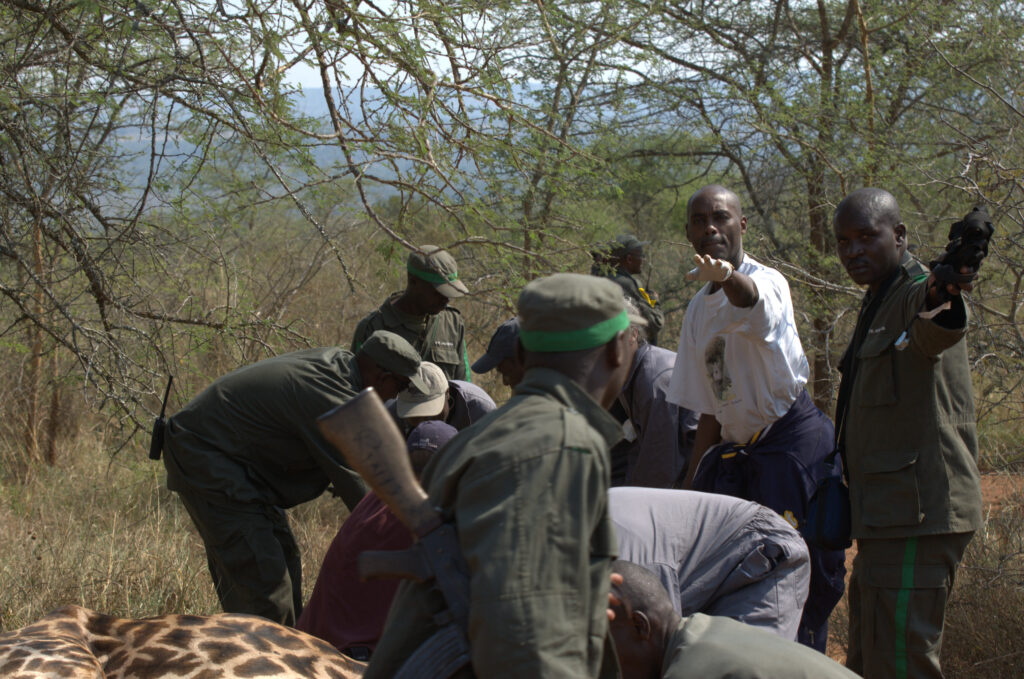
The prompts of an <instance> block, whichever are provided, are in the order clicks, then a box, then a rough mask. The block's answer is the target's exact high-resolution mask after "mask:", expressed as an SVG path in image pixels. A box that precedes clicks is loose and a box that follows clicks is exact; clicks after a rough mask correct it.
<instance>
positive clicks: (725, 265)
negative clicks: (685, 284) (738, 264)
mask: <svg viewBox="0 0 1024 679" xmlns="http://www.w3.org/2000/svg"><path fill="white" fill-rule="evenodd" d="M693 263H694V264H696V265H697V266H696V268H694V269H690V272H689V273H688V274H686V280H688V281H710V282H712V283H723V282H725V281H727V280H729V277H730V276H732V272H733V271H734V270H735V269H734V267H733V265H732V264H730V263H729V262H727V261H725V260H724V259H715V258H714V257H712V256H711V255H694V256H693Z"/></svg>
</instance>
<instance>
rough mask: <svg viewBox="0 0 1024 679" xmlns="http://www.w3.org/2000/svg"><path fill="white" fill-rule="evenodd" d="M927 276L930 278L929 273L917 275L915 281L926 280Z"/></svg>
mask: <svg viewBox="0 0 1024 679" xmlns="http://www.w3.org/2000/svg"><path fill="white" fill-rule="evenodd" d="M926 278H928V274H926V273H923V274H921V275H920V276H915V277H914V282H915V283H920V282H921V281H923V280H925V279H926Z"/></svg>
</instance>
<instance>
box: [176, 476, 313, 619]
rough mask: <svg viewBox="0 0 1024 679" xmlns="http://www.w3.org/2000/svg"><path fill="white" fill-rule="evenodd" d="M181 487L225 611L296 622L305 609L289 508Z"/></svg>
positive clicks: (296, 547) (182, 497)
mask: <svg viewBox="0 0 1024 679" xmlns="http://www.w3.org/2000/svg"><path fill="white" fill-rule="evenodd" d="M177 493H178V497H179V498H181V503H182V504H183V505H185V509H186V510H188V513H189V516H191V517H192V521H193V523H195V525H196V528H197V529H198V531H199V535H200V536H201V537H202V538H203V543H204V544H205V545H206V560H207V562H208V564H209V567H210V575H211V576H212V578H213V585H214V588H215V589H216V590H217V598H218V599H220V603H221V606H222V607H223V608H224V611H225V612H226V613H250V614H255V615H261V616H263V617H264V618H268V619H270V620H273V621H274V622H278V623H281V624H282V625H288V626H290V627H291V626H294V625H295V621H296V620H297V619H298V617H299V614H300V613H301V612H302V565H301V561H300V552H299V547H298V545H297V544H296V542H295V536H294V535H292V531H291V528H290V527H289V525H288V516H287V514H286V513H285V511H284V510H283V509H281V508H280V507H274V506H272V505H261V504H244V503H241V502H232V501H231V500H229V499H227V498H224V499H223V500H220V499H217V500H214V499H212V498H210V497H209V496H208V495H204V494H200V493H191V492H188V491H183V490H181V489H179V490H178V491H177Z"/></svg>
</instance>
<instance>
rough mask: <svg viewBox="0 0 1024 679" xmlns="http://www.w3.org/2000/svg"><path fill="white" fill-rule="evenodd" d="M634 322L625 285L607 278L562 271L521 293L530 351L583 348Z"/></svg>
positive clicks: (522, 328) (524, 339)
mask: <svg viewBox="0 0 1024 679" xmlns="http://www.w3.org/2000/svg"><path fill="white" fill-rule="evenodd" d="M628 327H629V316H627V314H626V305H625V302H624V301H623V298H622V288H620V287H619V286H618V285H617V284H615V283H613V282H612V281H610V280H608V279H606V278H599V277H596V276H584V275H583V274H576V273H558V274H554V275H553V276H547V277H545V278H538V279H537V280H535V281H533V282H531V283H530V284H529V285H527V286H526V287H525V288H523V291H522V292H521V293H520V294H519V341H520V342H521V343H522V345H523V348H524V349H526V350H527V351H537V352H560V351H579V350H581V349H590V348H592V347H596V346H600V345H602V344H607V343H608V341H609V340H611V339H612V338H613V337H615V335H616V334H617V333H618V332H620V331H622V330H625V329H626V328H628Z"/></svg>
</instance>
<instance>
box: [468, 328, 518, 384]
mask: <svg viewBox="0 0 1024 679" xmlns="http://www.w3.org/2000/svg"><path fill="white" fill-rule="evenodd" d="M518 341H519V319H518V318H512V319H510V320H507V321H505V322H504V323H502V324H501V325H499V326H498V329H497V330H495V331H494V334H493V335H491V341H490V342H488V343H487V351H486V352H485V353H484V355H483V356H481V357H480V358H478V359H477V360H476V362H475V363H474V364H473V365H472V366H470V369H471V370H472V371H473V372H475V373H477V374H480V375H483V374H484V373H486V372H490V371H492V370H494V369H495V368H497V367H498V364H499V363H501V362H502V361H504V360H505V359H506V358H512V357H513V356H515V355H516V342H518Z"/></svg>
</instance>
